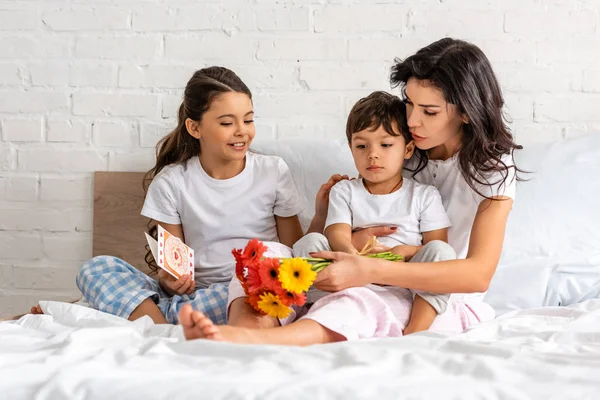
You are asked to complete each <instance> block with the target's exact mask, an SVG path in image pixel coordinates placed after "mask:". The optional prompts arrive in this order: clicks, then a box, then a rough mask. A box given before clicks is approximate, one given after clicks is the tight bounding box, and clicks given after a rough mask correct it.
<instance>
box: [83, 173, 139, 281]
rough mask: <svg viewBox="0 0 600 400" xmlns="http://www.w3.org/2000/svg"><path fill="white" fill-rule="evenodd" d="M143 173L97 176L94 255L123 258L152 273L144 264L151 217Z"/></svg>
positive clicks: (95, 183) (95, 184)
mask: <svg viewBox="0 0 600 400" xmlns="http://www.w3.org/2000/svg"><path fill="white" fill-rule="evenodd" d="M143 178H144V173H143V172H96V173H94V230H93V239H92V242H93V243H92V253H93V255H94V256H100V255H110V256H115V257H119V258H121V259H123V260H125V261H127V262H128V263H130V264H131V265H133V266H135V267H136V268H138V269H139V270H141V271H143V272H145V273H148V272H149V269H148V266H147V265H146V262H145V261H144V257H145V255H146V248H145V246H146V238H145V236H144V232H146V231H147V229H148V221H149V220H148V218H146V217H143V216H141V215H140V211H141V210H142V204H143V203H144V189H143V187H142V180H143Z"/></svg>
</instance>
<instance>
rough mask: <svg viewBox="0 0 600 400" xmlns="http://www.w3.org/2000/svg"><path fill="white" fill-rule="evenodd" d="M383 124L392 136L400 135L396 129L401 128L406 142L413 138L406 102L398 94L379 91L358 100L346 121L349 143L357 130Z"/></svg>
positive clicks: (374, 127) (373, 127)
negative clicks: (409, 127) (407, 117)
mask: <svg viewBox="0 0 600 400" xmlns="http://www.w3.org/2000/svg"><path fill="white" fill-rule="evenodd" d="M381 125H383V129H385V131H386V132H387V133H389V134H390V135H392V136H399V135H398V133H397V131H396V129H399V130H400V134H401V135H402V136H403V137H404V140H406V143H408V142H410V141H411V140H412V136H411V134H410V131H409V129H408V124H407V122H406V104H404V102H403V101H402V100H400V98H399V97H397V96H394V95H392V94H390V93H386V92H382V91H377V92H373V93H371V94H370V95H368V96H367V97H363V98H362V99H360V100H359V101H357V102H356V104H355V105H354V107H352V110H350V114H349V115H348V121H347V122H346V137H347V138H348V143H350V142H351V141H352V135H353V134H355V133H356V132H360V131H362V130H365V129H368V128H371V129H373V130H375V129H377V128H379V127H380V126H381ZM394 128H396V129H394Z"/></svg>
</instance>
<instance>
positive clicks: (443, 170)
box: [403, 153, 516, 299]
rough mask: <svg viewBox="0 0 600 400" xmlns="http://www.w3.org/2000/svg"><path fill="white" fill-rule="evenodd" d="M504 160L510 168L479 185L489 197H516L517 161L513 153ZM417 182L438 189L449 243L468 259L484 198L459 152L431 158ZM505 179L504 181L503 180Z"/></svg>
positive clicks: (411, 163)
mask: <svg viewBox="0 0 600 400" xmlns="http://www.w3.org/2000/svg"><path fill="white" fill-rule="evenodd" d="M501 160H502V162H503V163H504V164H506V166H507V167H509V168H508V171H507V172H508V174H507V176H506V180H504V175H505V174H506V173H501V172H494V173H491V174H489V175H487V176H486V178H487V181H488V182H489V183H490V184H491V185H480V184H477V186H476V187H477V189H478V190H479V191H480V192H481V193H483V194H484V195H486V196H487V197H493V196H507V197H510V198H512V199H514V198H515V192H516V179H515V169H514V168H510V167H512V166H514V161H513V158H512V156H511V155H508V154H507V155H504V156H502V158H501ZM415 165H416V160H415V158H414V157H413V158H412V159H411V160H409V162H408V163H407V164H406V166H407V167H408V168H414V167H415ZM403 175H404V176H406V177H413V173H412V172H410V171H408V170H406V169H405V170H404V171H403ZM414 179H416V180H417V181H419V182H421V183H425V184H428V185H433V186H435V187H436V188H437V190H438V191H439V192H440V195H441V196H442V202H443V204H444V208H445V209H446V212H447V213H448V217H449V218H450V222H451V223H452V226H451V227H450V228H449V229H448V244H450V245H451V246H452V247H453V248H454V250H456V255H457V257H458V258H466V256H467V252H468V250H469V239H470V238H471V228H472V227H473V222H474V220H475V215H476V214H477V210H478V208H479V204H480V203H481V202H482V201H483V200H484V199H485V198H484V197H483V196H481V195H479V194H477V193H476V192H475V191H473V189H471V187H470V186H469V184H468V183H467V181H466V180H465V178H464V177H463V175H462V173H461V171H460V169H459V164H458V153H456V154H455V155H454V156H453V157H451V158H449V159H447V160H443V161H440V160H429V162H428V163H427V166H426V167H425V168H424V169H423V170H421V171H420V172H419V173H417V175H416V176H415V177H414ZM503 180H504V182H502V181H503ZM483 295H484V293H470V294H457V295H453V296H454V297H457V296H458V297H460V298H479V299H483Z"/></svg>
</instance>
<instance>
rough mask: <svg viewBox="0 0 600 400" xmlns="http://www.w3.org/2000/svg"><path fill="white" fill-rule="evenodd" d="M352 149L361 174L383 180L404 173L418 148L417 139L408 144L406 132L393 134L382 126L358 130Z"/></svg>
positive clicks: (372, 180) (371, 178)
mask: <svg viewBox="0 0 600 400" xmlns="http://www.w3.org/2000/svg"><path fill="white" fill-rule="evenodd" d="M396 129H397V126H396V124H394V130H396ZM397 133H398V134H399V133H400V132H397ZM350 149H351V151H352V157H353V158H354V164H355V165H356V168H357V169H358V172H359V173H360V175H361V176H362V177H363V178H364V179H365V180H366V181H367V182H373V183H383V182H385V181H388V180H391V179H396V178H397V177H398V175H399V174H401V173H402V166H403V165H404V160H405V159H409V158H410V157H411V156H412V153H413V151H414V142H413V141H411V142H410V143H408V144H407V143H406V141H405V140H404V137H403V136H402V135H400V134H399V135H398V136H392V135H390V134H389V133H387V132H386V131H385V129H384V128H383V125H381V126H379V127H378V128H377V129H375V130H372V128H367V129H364V130H362V131H359V132H356V133H354V134H353V135H352V141H351V142H350Z"/></svg>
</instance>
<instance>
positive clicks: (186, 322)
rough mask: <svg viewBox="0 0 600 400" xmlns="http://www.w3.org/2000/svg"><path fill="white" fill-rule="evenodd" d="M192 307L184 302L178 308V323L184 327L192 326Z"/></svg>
mask: <svg viewBox="0 0 600 400" xmlns="http://www.w3.org/2000/svg"><path fill="white" fill-rule="evenodd" d="M193 311H194V310H193V308H192V306H191V305H189V304H185V305H184V306H183V307H181V310H179V323H180V324H181V325H183V327H184V328H191V327H192V326H194V321H193V320H192V313H193Z"/></svg>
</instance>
